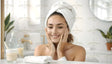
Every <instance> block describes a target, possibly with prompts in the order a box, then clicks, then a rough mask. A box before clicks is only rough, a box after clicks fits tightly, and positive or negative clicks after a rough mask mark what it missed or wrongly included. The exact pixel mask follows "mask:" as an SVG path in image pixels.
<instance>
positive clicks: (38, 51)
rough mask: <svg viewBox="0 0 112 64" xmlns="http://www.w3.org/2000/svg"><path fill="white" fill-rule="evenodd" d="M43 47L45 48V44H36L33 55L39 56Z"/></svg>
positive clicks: (43, 49)
mask: <svg viewBox="0 0 112 64" xmlns="http://www.w3.org/2000/svg"><path fill="white" fill-rule="evenodd" d="M45 48H46V44H41V45H38V46H37V47H36V48H35V51H34V55H35V56H40V55H42V52H44V51H45Z"/></svg>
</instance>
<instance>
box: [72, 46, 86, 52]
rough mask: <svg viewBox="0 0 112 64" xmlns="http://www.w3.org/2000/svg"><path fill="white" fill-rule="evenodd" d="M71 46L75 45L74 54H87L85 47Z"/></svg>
mask: <svg viewBox="0 0 112 64" xmlns="http://www.w3.org/2000/svg"><path fill="white" fill-rule="evenodd" d="M71 45H73V47H72V48H71V49H72V50H74V52H77V53H82V52H84V53H85V48H84V47H82V46H79V45H74V44H71Z"/></svg>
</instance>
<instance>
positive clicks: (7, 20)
mask: <svg viewBox="0 0 112 64" xmlns="http://www.w3.org/2000/svg"><path fill="white" fill-rule="evenodd" d="M9 21H10V13H9V14H8V16H7V17H6V19H5V26H6V25H7V24H8V23H9Z"/></svg>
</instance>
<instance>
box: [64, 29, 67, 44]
mask: <svg viewBox="0 0 112 64" xmlns="http://www.w3.org/2000/svg"><path fill="white" fill-rule="evenodd" d="M67 39H68V29H66V30H65V33H64V37H63V42H67Z"/></svg>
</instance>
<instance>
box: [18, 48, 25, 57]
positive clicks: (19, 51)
mask: <svg viewBox="0 0 112 64" xmlns="http://www.w3.org/2000/svg"><path fill="white" fill-rule="evenodd" d="M18 56H19V58H23V57H24V55H23V48H22V47H20V48H18Z"/></svg>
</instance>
